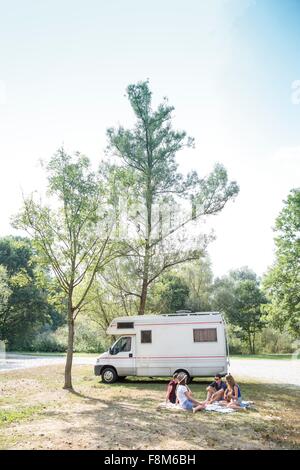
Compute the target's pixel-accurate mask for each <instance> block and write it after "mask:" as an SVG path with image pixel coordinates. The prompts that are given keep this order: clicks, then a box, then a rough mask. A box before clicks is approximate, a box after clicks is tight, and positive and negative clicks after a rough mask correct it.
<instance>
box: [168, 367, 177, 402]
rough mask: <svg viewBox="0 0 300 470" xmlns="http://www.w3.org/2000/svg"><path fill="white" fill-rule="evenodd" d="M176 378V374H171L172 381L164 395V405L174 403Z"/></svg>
mask: <svg viewBox="0 0 300 470" xmlns="http://www.w3.org/2000/svg"><path fill="white" fill-rule="evenodd" d="M177 376H178V374H176V372H175V374H173V380H171V381H170V382H169V383H168V388H167V395H166V403H168V402H171V403H174V404H175V403H176V387H177V383H178V382H177Z"/></svg>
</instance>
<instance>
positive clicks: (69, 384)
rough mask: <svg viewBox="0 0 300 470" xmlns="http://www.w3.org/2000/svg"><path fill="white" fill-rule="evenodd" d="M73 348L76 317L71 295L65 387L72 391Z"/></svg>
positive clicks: (69, 301)
mask: <svg viewBox="0 0 300 470" xmlns="http://www.w3.org/2000/svg"><path fill="white" fill-rule="evenodd" d="M73 348H74V317H73V308H72V300H71V295H69V300H68V350H67V360H66V365H65V385H64V389H67V390H72V389H73V385H72V363H73Z"/></svg>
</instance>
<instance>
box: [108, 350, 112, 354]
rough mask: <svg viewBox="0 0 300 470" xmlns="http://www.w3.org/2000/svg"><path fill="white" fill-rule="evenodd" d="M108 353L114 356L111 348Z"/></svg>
mask: <svg viewBox="0 0 300 470" xmlns="http://www.w3.org/2000/svg"><path fill="white" fill-rule="evenodd" d="M108 352H109V354H110V355H111V356H112V348H109V350H108Z"/></svg>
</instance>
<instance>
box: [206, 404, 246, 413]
mask: <svg viewBox="0 0 300 470" xmlns="http://www.w3.org/2000/svg"><path fill="white" fill-rule="evenodd" d="M250 407H251V402H250V401H242V403H241V408H242V409H247V408H250ZM204 411H216V412H217V413H233V412H234V411H238V410H236V409H233V408H227V406H222V405H221V404H220V402H218V401H215V402H214V403H212V404H211V405H206V407H205V409H204Z"/></svg>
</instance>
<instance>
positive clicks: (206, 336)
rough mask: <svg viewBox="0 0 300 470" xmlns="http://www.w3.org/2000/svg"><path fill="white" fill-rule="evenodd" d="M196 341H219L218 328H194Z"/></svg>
mask: <svg viewBox="0 0 300 470" xmlns="http://www.w3.org/2000/svg"><path fill="white" fill-rule="evenodd" d="M193 333H194V343H207V342H215V341H218V338H217V329H216V328H201V330H200V329H199V330H193Z"/></svg>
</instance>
